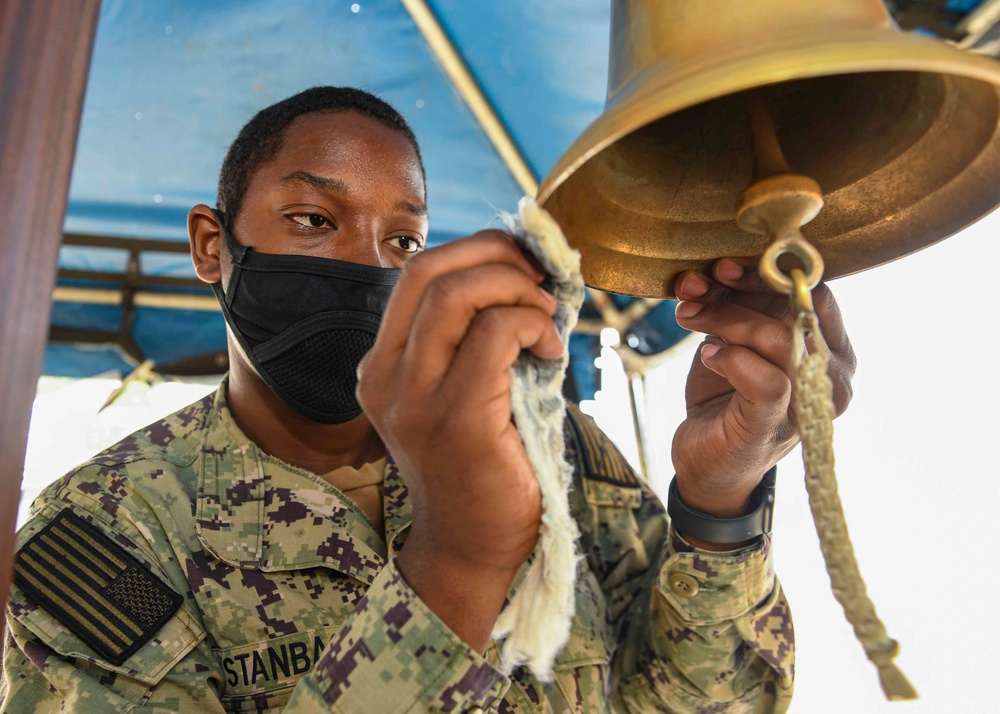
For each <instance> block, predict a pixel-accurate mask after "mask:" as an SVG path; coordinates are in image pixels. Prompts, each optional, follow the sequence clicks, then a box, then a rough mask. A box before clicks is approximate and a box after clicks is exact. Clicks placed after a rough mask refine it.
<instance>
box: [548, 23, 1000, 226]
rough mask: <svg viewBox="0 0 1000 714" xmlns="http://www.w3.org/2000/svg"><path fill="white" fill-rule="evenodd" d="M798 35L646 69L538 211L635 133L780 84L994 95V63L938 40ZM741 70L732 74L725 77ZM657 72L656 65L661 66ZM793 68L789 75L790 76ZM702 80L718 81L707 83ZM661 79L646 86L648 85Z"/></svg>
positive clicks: (563, 163)
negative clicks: (921, 76) (855, 84)
mask: <svg viewBox="0 0 1000 714" xmlns="http://www.w3.org/2000/svg"><path fill="white" fill-rule="evenodd" d="M816 37H817V35H810V36H805V35H802V34H801V33H800V34H798V35H795V36H793V37H790V38H787V39H785V40H783V41H779V42H774V43H772V44H771V45H770V46H769V47H767V48H766V49H765V51H764V52H760V51H756V52H753V51H750V50H740V51H735V52H729V53H725V54H719V55H716V56H715V57H713V59H712V61H711V62H709V63H705V62H704V60H703V59H701V58H700V57H698V58H694V59H693V60H689V61H686V62H685V61H681V62H677V63H673V68H672V69H671V71H670V72H669V73H667V72H666V70H665V69H662V70H661V71H659V72H655V71H654V70H655V68H656V67H657V66H659V65H653V66H651V67H650V68H649V69H647V70H646V71H645V72H643V73H642V74H641V75H639V76H638V77H636V78H635V79H633V80H632V81H631V82H630V83H629V85H628V86H627V87H626V88H625V89H623V90H622V91H620V92H619V93H618V95H617V96H616V97H615V98H614V99H613V100H610V101H609V102H608V104H607V106H606V108H605V111H604V112H602V114H601V115H600V116H599V117H597V119H595V120H594V121H593V122H592V123H591V124H590V125H589V126H588V127H587V128H586V129H584V131H583V132H582V133H581V134H580V135H579V136H578V137H577V139H576V140H575V141H574V142H573V143H572V144H571V145H570V147H569V148H568V149H567V150H566V151H565V152H564V153H563V154H562V155H561V156H560V158H559V159H558V160H557V161H556V163H555V165H554V166H553V167H552V169H551V170H550V171H549V173H548V175H547V176H546V178H545V180H544V181H543V182H542V184H541V186H540V187H539V190H538V194H537V196H538V198H537V200H538V203H539V204H540V205H542V206H543V207H544V206H545V204H546V202H547V201H548V199H550V198H551V197H552V196H553V195H554V194H555V193H556V191H557V190H558V189H559V188H560V186H562V185H563V184H564V183H565V182H566V180H567V179H569V178H570V177H571V176H572V175H573V174H574V173H576V171H577V170H579V169H580V168H581V167H582V166H583V165H584V164H586V163H587V162H588V161H589V160H591V159H592V158H594V157H595V156H597V155H598V154H599V153H601V152H602V151H603V150H604V149H606V148H607V147H609V146H611V145H612V144H613V143H614V142H616V141H618V140H620V139H621V138H623V137H625V136H627V135H629V134H631V133H632V132H634V131H637V130H638V129H641V128H642V127H644V126H646V125H647V124H649V123H651V122H654V121H656V120H658V119H661V118H663V117H666V116H668V115H670V114H674V113H677V112H680V111H683V110H685V109H689V108H691V107H695V106H698V105H699V104H703V103H705V102H708V101H712V100H714V99H719V98H720V97H724V96H727V95H731V94H735V93H738V92H744V91H747V90H749V89H754V88H756V87H763V86H768V85H772V84H778V83H782V82H788V81H795V80H799V79H810V78H815V77H824V76H834V75H841V74H857V73H864V72H934V73H938V74H948V75H952V76H958V77H964V78H968V79H976V80H980V81H983V82H986V83H989V84H992V85H993V86H994V87H996V88H997V91H998V92H1000V61H997V60H994V59H992V58H989V57H986V56H983V55H977V54H974V53H971V52H968V51H966V50H960V49H958V48H956V47H952V46H950V45H948V44H946V43H945V42H944V41H942V40H936V39H933V38H929V37H921V36H918V35H913V34H909V33H906V32H902V31H899V30H861V31H853V32H842V33H839V34H838V36H837V37H836V38H835V39H830V38H829V37H825V38H823V39H816ZM737 62H739V63H741V66H740V69H739V71H738V72H733V73H732V74H730V75H726V74H725V73H724V70H725V69H726V68H728V67H732V66H733V65H734V64H735V63H737ZM661 64H662V63H661ZM790 67H792V68H793V69H789V68H790ZM706 75H707V76H709V77H710V78H713V79H714V78H715V77H714V75H718V79H717V81H712V82H706V81H704V78H705V77H706ZM650 76H652V77H656V76H660V77H666V78H667V79H665V80H663V81H659V82H657V81H653V82H649V81H648V80H646V78H647V77H650Z"/></svg>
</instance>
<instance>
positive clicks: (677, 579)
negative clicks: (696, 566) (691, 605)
mask: <svg viewBox="0 0 1000 714" xmlns="http://www.w3.org/2000/svg"><path fill="white" fill-rule="evenodd" d="M667 584H668V585H669V586H670V589H671V590H672V591H673V593H674V595H677V596H678V597H692V596H694V595H697V594H698V581H697V580H696V579H695V578H693V577H691V576H690V575H688V574H687V573H671V574H670V577H669V578H668V579H667Z"/></svg>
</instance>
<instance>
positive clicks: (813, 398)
mask: <svg viewBox="0 0 1000 714" xmlns="http://www.w3.org/2000/svg"><path fill="white" fill-rule="evenodd" d="M747 97H748V102H747V103H748V109H749V115H750V122H751V126H752V128H753V135H754V156H755V162H756V164H755V176H754V183H753V184H751V185H750V186H749V187H748V188H747V189H746V190H744V191H743V193H742V195H741V196H740V198H739V201H738V203H737V208H736V221H737V223H738V224H739V226H740V227H741V228H743V229H744V230H746V231H749V232H751V233H759V234H764V235H766V236H767V237H768V239H769V245H768V248H767V249H766V250H765V251H764V254H763V255H762V256H761V261H760V266H759V270H760V273H761V276H762V277H763V278H764V280H765V281H766V282H767V283H768V284H769V285H770V286H771V287H772V288H774V289H775V290H777V291H778V292H780V293H783V294H785V295H788V296H789V299H790V301H791V304H792V309H793V314H794V316H795V323H794V328H793V344H792V360H793V364H794V366H795V390H794V393H793V394H794V399H793V401H794V405H793V406H794V410H795V416H796V419H797V421H798V428H799V434H800V436H801V440H802V460H803V463H804V465H805V473H806V491H807V492H808V494H809V507H810V510H811V511H812V515H813V520H814V522H815V524H816V533H817V535H818V536H819V542H820V550H821V551H822V552H823V558H824V560H825V561H826V570H827V573H828V574H829V576H830V585H831V587H832V589H833V594H834V596H835V597H836V598H837V601H838V602H839V603H840V605H841V606H842V607H843V609H844V615H845V616H846V617H847V620H848V622H850V623H851V625H852V626H853V628H854V634H855V636H856V637H857V638H858V641H859V642H861V645H862V646H863V647H864V650H865V654H866V655H867V656H868V659H869V660H871V661H872V663H873V664H875V666H876V667H878V671H879V680H880V683H881V685H882V691H883V692H884V693H885V695H886V698H888V699H889V700H891V701H894V700H902V699H916V698H917V693H916V691H915V690H914V688H913V686H912V685H911V684H910V682H909V681H908V680H907V679H906V676H905V675H904V674H903V673H902V672H901V671H900V670H899V669H898V668H897V667H896V666H895V664H893V661H892V660H893V659H894V658H895V657H896V655H897V654H898V653H899V644H898V643H897V642H896V641H895V640H893V639H892V638H890V637H889V635H888V633H887V632H886V629H885V625H883V624H882V622H881V620H879V618H878V615H877V614H876V612H875V606H874V604H873V603H872V602H871V600H870V599H869V598H868V595H867V592H866V588H865V583H864V580H863V579H862V577H861V571H860V569H859V568H858V563H857V559H856V558H855V556H854V549H853V546H852V545H851V541H850V537H849V534H848V531H847V521H846V519H845V518H844V511H843V506H842V504H841V501H840V496H839V494H838V492H837V477H836V473H835V471H834V451H833V418H834V416H835V413H834V405H833V384H832V382H831V381H830V378H829V376H828V374H827V368H828V365H829V361H830V350H829V348H828V347H827V345H826V342H825V340H824V339H823V333H822V331H821V330H820V325H819V319H818V318H817V316H816V313H815V311H814V309H813V303H812V290H813V289H814V288H815V287H816V286H817V285H818V284H819V282H820V279H821V278H822V277H823V258H822V256H821V255H820V253H819V251H818V250H817V249H816V248H815V246H813V245H812V244H811V243H810V242H809V241H807V240H806V239H805V238H804V237H803V236H802V231H801V228H802V226H803V225H805V224H806V223H808V222H809V221H811V220H812V219H813V218H815V217H816V216H817V215H818V214H819V212H820V210H821V209H822V208H823V194H822V191H821V190H820V187H819V184H817V183H816V181H814V180H813V179H811V178H809V177H808V176H802V175H799V174H795V173H793V172H792V170H791V169H790V168H789V166H788V164H787V162H786V161H785V159H784V156H783V155H782V152H781V146H780V143H779V141H778V138H777V134H776V132H775V128H774V123H773V121H772V119H771V115H770V112H768V111H767V108H766V107H765V95H764V94H763V90H758V91H755V92H750V93H748V95H747ZM786 256H788V258H786ZM790 258H791V259H794V262H796V263H798V265H788V262H792V261H790V260H789V259H790ZM783 259H784V264H785V267H784V268H783V267H782V262H783Z"/></svg>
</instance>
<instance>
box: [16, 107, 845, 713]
mask: <svg viewBox="0 0 1000 714" xmlns="http://www.w3.org/2000/svg"><path fill="white" fill-rule="evenodd" d="M188 230H189V235H190V238H191V254H192V258H193V260H194V264H195V268H196V270H197V273H198V275H199V277H201V278H202V279H203V280H205V281H206V282H209V283H212V284H213V287H214V289H215V290H216V294H217V296H218V297H219V299H220V303H221V304H222V307H223V312H224V314H225V316H226V320H227V323H228V326H229V334H230V340H229V348H230V363H231V369H230V373H229V375H228V378H227V379H226V380H224V381H223V383H222V385H221V386H220V388H219V390H218V392H217V393H216V394H215V395H214V396H211V397H207V398H206V399H204V400H202V401H201V402H199V403H196V404H193V405H191V406H190V407H187V408H185V409H183V410H181V411H180V412H178V413H177V414H175V415H172V416H170V417H167V418H166V419H164V420H163V421H160V422H157V423H155V424H152V425H150V426H149V427H147V428H146V429H144V430H142V431H140V432H137V433H136V434H134V435H133V436H131V437H129V438H128V439H126V440H125V441H123V442H121V443H120V444H118V445H116V446H114V447H112V448H111V449H109V450H108V451H106V452H104V453H102V454H100V455H98V456H97V457H95V458H94V459H93V460H92V461H91V462H89V463H88V464H85V465H84V466H82V467H80V468H79V469H77V470H75V471H74V472H72V473H70V474H69V475H67V476H66V477H64V478H63V479H61V480H59V481H57V482H56V483H54V484H53V485H52V486H50V487H49V488H48V489H47V490H46V491H45V492H44V493H43V494H42V495H41V496H40V497H39V499H38V500H37V501H36V502H35V504H34V506H33V509H32V517H31V520H30V521H29V522H28V523H27V524H26V526H25V527H24V528H23V529H22V531H21V532H20V533H19V536H18V549H19V554H18V561H17V578H16V587H15V588H14V593H13V596H12V599H11V603H10V606H9V610H8V636H7V638H6V649H5V655H4V686H5V691H4V706H3V709H4V711H11V712H14V711H17V712H20V711H34V710H37V711H51V710H56V709H60V707H62V708H63V709H64V710H65V709H69V710H87V711H90V710H94V711H136V712H140V711H142V712H145V711H224V710H225V711H250V710H253V711H262V710H266V711H287V712H305V711H309V712H312V711H334V712H380V713H381V712H418V711H435V712H436V711H443V712H467V711H475V710H478V709H479V708H481V709H483V710H486V709H494V710H496V711H501V712H543V711H555V712H563V711H581V712H582V711H587V712H591V711H601V710H607V709H609V708H612V707H614V709H615V710H616V711H635V712H639V711H668V712H669V711H683V712H686V711H700V710H711V711H716V712H743V711H781V710H783V709H785V708H787V705H788V701H789V698H790V696H791V686H792V649H793V641H792V631H791V619H790V615H789V612H788V608H787V604H786V603H785V600H784V597H783V595H782V592H781V588H780V586H779V585H778V584H777V581H776V580H775V579H774V576H773V573H772V570H771V556H770V552H769V550H770V549H769V534H767V533H762V534H761V535H759V536H758V537H755V538H753V539H752V540H750V541H747V542H736V543H733V542H709V541H708V540H705V539H704V538H698V537H697V536H698V535H699V534H700V535H704V533H705V532H709V531H704V532H703V531H699V532H697V533H696V532H694V531H697V530H698V529H697V528H692V533H689V534H683V533H677V532H674V531H673V530H671V529H669V528H668V525H667V521H666V517H665V514H664V509H663V507H662V505H661V504H660V502H659V501H658V500H657V499H656V497H655V496H654V495H653V494H652V493H651V492H649V491H648V490H647V489H646V488H645V487H644V486H642V485H641V484H640V483H639V482H638V480H636V479H635V477H634V475H633V474H632V473H631V471H630V470H629V469H628V468H627V465H626V464H625V463H624V460H623V459H622V458H621V456H620V454H618V453H617V452H616V451H615V450H614V447H613V446H612V445H611V444H610V442H608V440H607V439H606V437H604V435H603V434H601V433H600V431H599V430H598V429H597V428H596V426H595V425H594V424H593V423H592V422H590V421H589V420H588V419H587V418H586V417H583V416H582V415H580V413H579V412H577V411H575V410H572V409H571V410H570V415H569V416H570V418H569V423H570V428H569V429H568V430H567V448H568V454H569V456H570V458H571V459H572V463H575V464H576V475H575V484H574V486H575V487H574V489H573V492H572V493H571V500H572V507H573V511H574V515H575V517H576V518H577V521H578V523H579V525H580V529H581V531H582V534H583V535H582V538H581V544H580V550H581V552H582V554H583V555H584V556H586V557H585V558H584V560H583V561H582V563H581V566H580V570H579V575H578V579H577V585H576V606H577V608H576V609H577V611H576V616H575V620H574V622H573V628H572V633H571V639H570V642H569V644H568V645H567V646H566V647H565V649H564V650H563V651H562V653H561V654H560V655H559V657H558V658H557V661H556V665H555V672H554V680H553V682H551V683H542V682H539V681H537V680H535V679H534V678H533V677H532V676H531V675H530V674H529V673H528V672H527V671H525V670H523V669H518V670H515V672H514V673H513V674H512V675H511V677H510V678H508V677H506V676H504V675H503V674H502V673H501V672H499V671H498V670H497V668H496V665H497V663H498V658H497V648H496V645H495V643H493V642H492V641H491V638H490V633H491V631H492V628H493V624H494V622H495V621H496V618H497V616H498V614H499V613H500V611H501V609H502V608H503V605H504V602H505V599H506V597H507V596H508V594H509V592H510V591H511V589H512V588H516V587H517V584H518V574H519V571H520V570H521V569H522V566H523V565H524V564H525V561H526V560H527V559H528V558H529V556H530V554H531V552H532V550H533V548H534V546H535V543H536V540H537V536H538V528H539V523H540V515H541V505H540V498H539V493H538V486H537V483H536V481H535V478H534V475H533V473H532V469H531V466H530V465H529V463H528V461H527V459H526V457H525V454H524V450H523V448H522V446H521V443H520V440H519V438H518V436H517V432H516V431H515V429H514V426H513V425H512V423H511V411H510V399H509V381H508V380H509V377H508V367H509V366H510V365H511V364H512V363H513V361H514V359H515V358H516V357H517V355H518V354H519V353H520V351H521V350H523V349H527V350H530V351H531V352H533V353H534V354H535V355H537V356H538V357H541V358H555V357H557V356H559V355H560V354H561V352H562V345H561V343H560V341H559V339H558V336H557V335H556V333H555V330H554V328H553V325H552V321H551V315H552V313H553V311H554V304H553V301H552V298H551V297H550V296H549V295H548V294H547V293H546V292H545V291H544V290H542V289H541V288H540V287H539V284H540V283H541V281H542V279H543V276H542V275H541V274H540V271H539V270H538V269H537V268H536V267H535V266H534V265H533V264H532V263H531V262H530V261H529V260H527V259H526V258H525V257H524V256H523V255H522V254H521V253H520V251H519V250H518V249H516V247H515V246H514V244H513V242H512V241H511V240H510V238H509V236H506V235H505V234H503V233H501V232H498V231H482V232H480V233H477V234H475V235H474V236H472V237H470V238H466V239H464V240H460V241H455V242H452V243H450V244H448V245H445V246H442V247H440V248H435V249H434V250H429V251H427V252H425V253H422V252H421V251H422V249H423V247H424V242H425V237H426V235H427V230H428V223H427V211H426V204H425V187H424V175H423V168H422V164H421V159H420V154H419V150H418V148H417V144H416V140H415V139H414V137H413V134H412V132H411V131H410V130H409V128H408V127H407V126H406V124H405V122H404V121H403V119H402V118H401V117H400V116H399V115H398V114H397V113H396V112H395V111H394V110H393V109H392V108H390V107H389V106H388V105H386V104H384V103H383V102H381V101H380V100H378V99H376V98H375V97H373V96H371V95H369V94H366V93H364V92H360V91H358V90H354V89H342V88H329V87H325V88H323V87H320V88H314V89H311V90H307V91H306V92H303V93H301V94H299V95H296V96H294V97H291V98H289V99H287V100H285V101H283V102H280V103H278V104H276V105H274V106H272V107H269V108H267V109H265V110H263V111H262V112H261V113H260V114H258V115H257V116H256V117H254V119H252V120H251V121H250V122H249V123H248V124H247V126H246V127H244V128H243V130H242V131H241V132H240V135H239V136H238V137H237V139H236V141H235V142H234V143H233V146H232V147H231V148H230V151H229V154H228V155H227V157H226V160H225V163H224V164H223V167H222V171H221V176H220V181H219V202H218V210H217V211H215V210H212V209H210V208H209V207H207V206H196V207H194V208H193V209H192V210H191V212H190V215H189V218H188ZM745 267H746V264H741V263H737V262H734V261H721V262H720V263H718V264H716V265H715V266H714V270H713V275H712V277H708V276H704V275H697V274H686V275H684V276H682V277H681V278H680V279H679V281H678V284H677V286H676V290H677V292H678V294H679V296H680V297H682V298H683V299H684V300H685V302H682V303H681V305H680V307H679V308H678V318H679V320H680V321H681V323H682V324H683V325H684V326H686V327H689V328H691V329H694V330H698V331H701V332H705V333H708V334H712V335H715V337H710V338H708V339H707V340H706V344H705V345H704V346H703V347H702V348H701V350H700V354H699V357H698V358H697V359H696V360H695V363H694V365H693V367H692V370H691V374H690V377H689V381H688V389H687V401H688V418H687V420H686V421H685V422H684V423H683V424H682V425H681V426H680V428H679V429H678V431H677V433H676V436H675V440H674V448H673V457H674V465H675V468H676V471H677V480H676V486H677V494H678V499H679V501H680V502H682V503H683V504H684V505H685V506H686V507H687V508H688V509H689V510H690V512H694V516H693V518H694V520H693V521H690V522H692V523H695V524H697V523H698V522H699V521H698V519H699V518H700V519H701V520H702V522H704V523H708V524H712V523H714V522H716V521H715V520H714V519H721V518H731V517H739V516H741V515H742V514H744V513H746V512H748V511H753V510H755V509H757V508H758V506H759V504H758V503H757V500H755V497H754V493H755V490H756V489H758V484H759V482H760V480H761V477H762V475H763V474H765V472H767V471H768V470H769V469H770V468H771V467H772V465H773V464H774V463H775V462H776V461H777V460H778V459H779V458H780V457H781V456H783V455H784V454H786V453H787V452H788V451H789V450H790V449H792V448H793V446H794V444H795V428H794V425H793V424H792V423H791V418H790V416H789V394H790V381H789V373H790V364H789V363H790V356H789V350H790V334H791V333H790V326H789V318H788V314H787V312H788V310H787V306H786V301H785V300H784V299H783V298H781V297H780V296H777V295H774V294H772V293H771V292H770V291H768V290H767V289H765V288H764V287H763V286H762V284H761V282H760V281H759V279H758V278H756V277H755V275H754V273H753V272H752V271H749V270H745V269H744V268H745ZM400 268H401V269H402V271H401V272H400V271H398V270H397V269H400ZM390 291H391V299H390V298H389V295H390ZM817 303H818V306H819V310H820V312H821V318H822V320H823V329H824V332H825V333H826V335H827V336H828V339H829V341H830V343H831V345H832V347H833V349H834V350H835V352H836V353H837V358H836V359H835V361H834V367H833V368H832V376H833V378H834V381H835V383H836V384H837V393H838V402H839V409H838V410H842V409H843V408H844V407H845V406H846V402H847V399H848V392H849V381H850V376H851V373H852V372H853V356H852V355H851V351H850V345H849V342H848V341H847V338H846V335H845V334H844V331H843V326H842V324H841V321H840V317H839V315H838V312H837V307H836V303H835V302H834V300H833V298H832V297H831V296H830V294H829V292H828V291H827V290H826V289H825V288H820V289H819V290H818V293H817ZM379 316H382V319H381V326H380V327H378V318H379ZM376 328H377V339H374V337H373V336H374V334H375V331H376ZM373 341H374V344H372V343H373ZM363 355H365V356H364V359H363V360H362V356H363ZM356 372H357V373H358V374H359V375H360V379H359V382H358V384H357V390H356V394H357V401H355V397H354V395H355V382H354V378H355V377H354V376H355V373H356ZM685 535H687V537H686V538H685V537H684V536H685ZM404 544H405V547H404Z"/></svg>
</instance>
